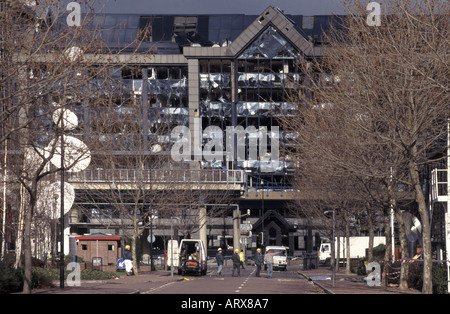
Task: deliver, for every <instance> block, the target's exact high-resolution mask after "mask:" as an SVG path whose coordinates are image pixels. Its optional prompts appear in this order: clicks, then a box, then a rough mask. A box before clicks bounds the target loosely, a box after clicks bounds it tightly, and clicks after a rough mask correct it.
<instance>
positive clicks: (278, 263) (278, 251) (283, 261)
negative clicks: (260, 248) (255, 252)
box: [264, 246, 288, 270]
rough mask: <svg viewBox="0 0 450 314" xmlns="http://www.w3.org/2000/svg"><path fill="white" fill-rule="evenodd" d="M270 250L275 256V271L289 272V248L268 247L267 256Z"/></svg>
mask: <svg viewBox="0 0 450 314" xmlns="http://www.w3.org/2000/svg"><path fill="white" fill-rule="evenodd" d="M268 250H270V252H271V253H274V254H275V255H274V256H273V269H280V270H287V261H288V258H287V248H286V247H285V246H266V254H267V251H268ZM264 264H265V262H264Z"/></svg>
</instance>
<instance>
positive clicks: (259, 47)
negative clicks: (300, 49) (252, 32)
mask: <svg viewBox="0 0 450 314" xmlns="http://www.w3.org/2000/svg"><path fill="white" fill-rule="evenodd" d="M295 55H296V53H295V50H294V48H293V47H292V45H291V44H289V43H288V42H287V41H286V40H285V39H284V38H283V37H282V36H281V35H279V34H278V33H277V31H276V30H275V28H274V27H272V26H269V27H268V28H267V29H266V30H265V31H264V32H263V33H262V34H261V35H260V36H259V37H258V38H257V39H256V40H255V41H254V42H253V43H252V44H251V45H250V47H248V48H247V49H246V50H245V51H244V53H242V54H241V56H240V57H239V59H249V58H266V59H282V58H294V57H295Z"/></svg>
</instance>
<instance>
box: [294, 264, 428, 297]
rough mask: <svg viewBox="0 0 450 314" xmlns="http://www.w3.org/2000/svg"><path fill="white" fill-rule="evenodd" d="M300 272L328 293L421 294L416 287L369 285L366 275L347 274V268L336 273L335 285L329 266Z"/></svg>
mask: <svg viewBox="0 0 450 314" xmlns="http://www.w3.org/2000/svg"><path fill="white" fill-rule="evenodd" d="M298 274H299V275H301V276H303V277H304V278H306V279H307V280H309V281H311V282H312V283H313V284H314V285H316V286H318V287H319V288H320V289H322V290H323V291H324V292H325V293H327V294H421V292H420V291H418V290H416V289H408V290H406V291H402V290H400V289H399V288H398V287H397V286H388V287H386V286H383V285H380V286H369V285H368V284H367V282H366V281H365V276H359V275H356V274H346V273H345V270H344V271H338V272H337V273H336V277H335V284H334V287H333V283H332V280H331V270H330V269H329V268H320V267H319V268H317V269H311V270H304V271H299V272H298Z"/></svg>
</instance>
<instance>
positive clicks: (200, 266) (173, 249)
mask: <svg viewBox="0 0 450 314" xmlns="http://www.w3.org/2000/svg"><path fill="white" fill-rule="evenodd" d="M172 265H173V267H174V269H178V274H179V275H185V274H194V275H198V276H201V275H206V271H207V256H206V250H205V247H204V245H203V241H202V240H200V239H183V240H181V242H180V245H179V246H178V241H177V240H169V242H168V245H167V266H169V267H171V266H172Z"/></svg>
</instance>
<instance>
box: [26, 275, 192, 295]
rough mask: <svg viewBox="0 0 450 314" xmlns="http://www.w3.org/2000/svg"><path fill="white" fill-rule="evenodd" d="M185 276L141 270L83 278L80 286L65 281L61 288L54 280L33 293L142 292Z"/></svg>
mask: <svg viewBox="0 0 450 314" xmlns="http://www.w3.org/2000/svg"><path fill="white" fill-rule="evenodd" d="M182 280H184V278H183V277H180V276H177V275H174V276H173V277H172V276H171V273H170V271H153V272H141V273H139V275H138V276H125V275H124V276H120V277H118V278H114V279H107V280H82V281H81V285H80V286H69V285H68V284H67V282H65V283H64V288H63V289H61V288H60V285H59V281H54V282H53V285H54V287H52V288H47V289H36V290H33V291H32V294H140V293H145V292H148V291H152V290H154V289H158V288H160V287H162V286H164V285H165V284H171V283H172V282H174V281H182Z"/></svg>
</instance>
